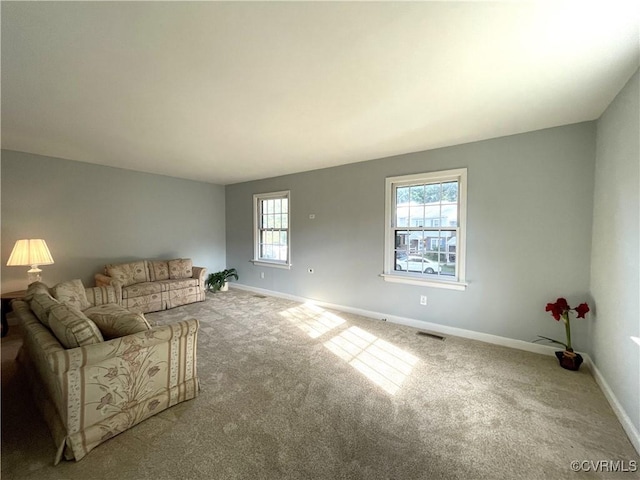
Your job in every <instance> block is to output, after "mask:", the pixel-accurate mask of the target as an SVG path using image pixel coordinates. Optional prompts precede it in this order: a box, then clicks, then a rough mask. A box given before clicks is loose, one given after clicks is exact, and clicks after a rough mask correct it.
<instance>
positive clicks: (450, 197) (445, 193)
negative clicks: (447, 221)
mask: <svg viewBox="0 0 640 480" xmlns="http://www.w3.org/2000/svg"><path fill="white" fill-rule="evenodd" d="M442 201H443V202H456V203H457V202H458V182H446V183H443V184H442Z"/></svg>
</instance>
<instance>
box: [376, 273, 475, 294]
mask: <svg viewBox="0 0 640 480" xmlns="http://www.w3.org/2000/svg"><path fill="white" fill-rule="evenodd" d="M380 276H381V277H382V278H383V280H384V281H385V282H391V283H405V284H408V285H418V286H420V287H434V288H446V289H449V290H459V291H464V290H466V289H467V285H468V283H466V282H456V281H446V280H432V279H430V278H424V279H423V278H417V277H405V276H401V275H392V274H389V273H382V274H380Z"/></svg>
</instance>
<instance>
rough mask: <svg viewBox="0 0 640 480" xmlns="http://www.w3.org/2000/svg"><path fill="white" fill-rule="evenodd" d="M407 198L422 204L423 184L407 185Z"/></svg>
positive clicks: (414, 202) (413, 202)
mask: <svg viewBox="0 0 640 480" xmlns="http://www.w3.org/2000/svg"><path fill="white" fill-rule="evenodd" d="M409 189H410V193H409V198H410V201H411V203H412V204H418V205H422V204H424V185H413V186H411V187H409Z"/></svg>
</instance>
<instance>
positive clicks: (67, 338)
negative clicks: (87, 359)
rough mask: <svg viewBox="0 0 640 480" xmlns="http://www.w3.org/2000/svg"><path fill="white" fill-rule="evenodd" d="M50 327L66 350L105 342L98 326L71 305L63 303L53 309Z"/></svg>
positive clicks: (50, 316)
mask: <svg viewBox="0 0 640 480" xmlns="http://www.w3.org/2000/svg"><path fill="white" fill-rule="evenodd" d="M49 325H50V327H51V331H52V332H53V334H54V335H55V336H56V338H57V339H58V341H59V342H60V343H61V344H62V346H63V347H64V348H76V347H83V346H85V345H91V344H94V343H100V342H102V341H104V338H103V337H102V334H101V333H100V330H98V327H96V324H95V323H93V322H92V321H91V320H90V319H89V318H87V317H86V315H84V314H83V313H82V312H81V311H80V310H77V309H75V308H73V307H72V306H70V305H65V304H62V303H61V304H58V305H54V306H53V307H51V310H50V311H49Z"/></svg>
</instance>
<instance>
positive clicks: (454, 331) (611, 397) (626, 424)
mask: <svg viewBox="0 0 640 480" xmlns="http://www.w3.org/2000/svg"><path fill="white" fill-rule="evenodd" d="M229 286H230V287H232V288H237V289H239V290H246V291H249V292H254V293H258V294H263V295H269V296H272V297H279V298H286V299H287V300H293V301H296V302H301V303H306V302H312V303H314V304H315V305H319V306H321V307H325V308H330V309H332V310H338V311H340V312H346V313H353V314H356V315H361V316H363V317H367V318H372V319H374V320H382V319H386V320H387V321H389V322H392V323H397V324H399V325H406V326H408V327H413V328H417V329H419V330H426V331H429V332H432V333H438V334H442V335H453V336H456V337H462V338H468V339H471V340H478V341H481V342H486V343H491V344H494V345H501V346H503V347H509V348H515V349H518V350H524V351H526V352H533V353H540V354H542V355H549V356H554V355H555V351H556V350H557V347H552V346H549V345H540V344H538V343H532V342H525V341H524V340H515V339H513V338H507V337H501V336H499V335H492V334H490V333H482V332H474V331H473V330H466V329H464V328H457V327H450V326H448V325H440V324H438V323H431V322H425V321H422V320H416V319H414V318H407V317H399V316H397V315H391V314H387V313H381V312H374V311H371V310H363V309H361V308H354V307H347V306H345V305H337V304H335V303H328V302H323V301H320V300H314V299H312V298H306V297H299V296H297V295H291V294H288V293H281V292H276V291H273V290H266V289H264V288H258V287H252V286H249V285H243V284H240V283H236V282H231V283H229ZM580 354H581V355H582V356H583V357H584V361H585V365H586V366H587V367H588V368H589V369H590V370H591V372H592V374H593V376H594V378H595V380H596V382H597V383H598V385H599V386H600V388H601V389H602V392H603V393H604V396H605V398H606V399H607V400H608V402H609V404H610V405H611V408H613V411H614V412H615V414H616V416H617V417H618V420H619V421H620V423H621V424H622V428H624V431H625V432H626V433H627V435H628V436H629V440H630V441H631V443H632V444H633V446H634V447H635V449H636V451H637V452H638V453H639V454H640V433H638V430H637V429H636V428H635V426H634V425H633V423H632V422H631V419H630V418H629V416H628V415H627V414H626V412H625V411H624V409H623V408H622V405H621V404H620V402H619V401H618V399H617V398H616V396H615V394H614V393H613V391H612V390H611V388H610V387H609V385H608V384H607V382H606V380H605V379H604V377H603V376H602V374H601V373H600V371H599V370H598V368H597V367H596V366H595V364H594V363H593V361H592V360H591V357H590V356H589V355H588V354H586V353H583V352H580Z"/></svg>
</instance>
